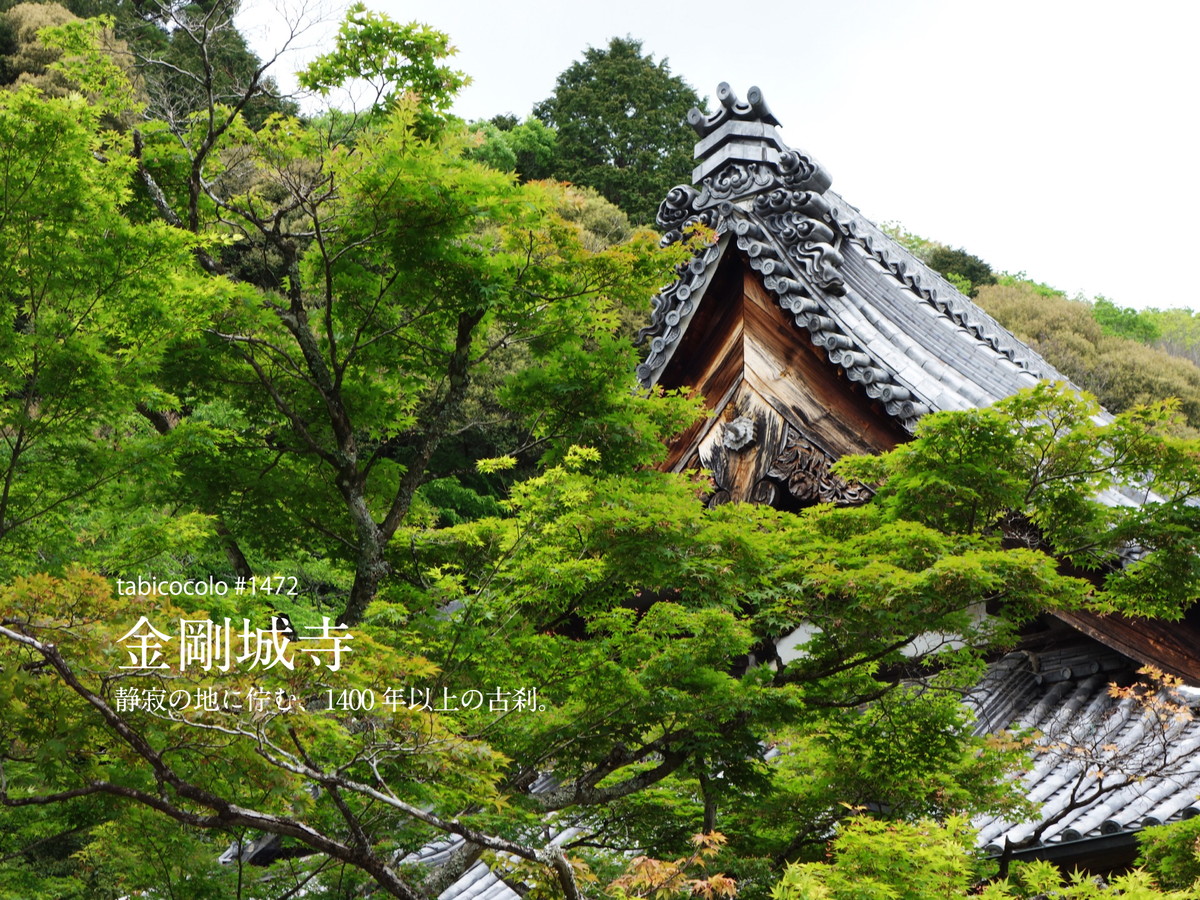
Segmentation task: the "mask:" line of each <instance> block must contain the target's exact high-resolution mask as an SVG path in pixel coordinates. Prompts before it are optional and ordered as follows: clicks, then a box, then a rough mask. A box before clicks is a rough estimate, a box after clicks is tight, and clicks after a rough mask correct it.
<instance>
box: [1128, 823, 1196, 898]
mask: <svg viewBox="0 0 1200 900" xmlns="http://www.w3.org/2000/svg"><path fill="white" fill-rule="evenodd" d="M1138 848H1139V849H1140V850H1141V856H1140V857H1139V859H1138V864H1139V865H1142V866H1145V867H1146V869H1147V870H1148V871H1149V872H1150V873H1151V874H1153V875H1154V879H1155V881H1157V882H1158V883H1159V884H1160V885H1162V886H1163V887H1164V888H1166V889H1167V890H1175V891H1179V890H1187V889H1191V890H1192V891H1193V892H1197V893H1200V819H1196V818H1192V819H1187V820H1185V821H1183V822H1175V823H1173V824H1171V825H1157V826H1155V827H1152V828H1145V829H1143V830H1142V831H1141V832H1139V833H1138Z"/></svg>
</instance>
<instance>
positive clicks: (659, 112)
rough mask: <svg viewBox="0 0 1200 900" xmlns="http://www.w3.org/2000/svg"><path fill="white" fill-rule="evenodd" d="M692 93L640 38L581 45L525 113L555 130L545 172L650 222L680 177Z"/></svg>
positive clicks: (686, 157)
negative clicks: (552, 152)
mask: <svg viewBox="0 0 1200 900" xmlns="http://www.w3.org/2000/svg"><path fill="white" fill-rule="evenodd" d="M700 104H701V100H700V98H699V97H698V96H697V94H696V92H695V91H694V90H693V89H692V88H691V87H690V86H689V85H688V84H687V82H685V81H684V80H683V79H682V78H680V77H679V76H678V75H672V74H671V69H670V67H669V66H668V65H667V61H666V60H662V61H660V62H657V63H656V62H655V61H654V57H653V56H648V55H645V54H643V52H642V44H641V41H636V40H633V39H632V38H616V37H615V38H613V39H612V40H610V41H609V43H608V47H606V48H597V47H589V48H588V49H587V50H586V51H585V52H584V54H583V59H582V60H580V61H578V62H575V63H572V64H571V66H569V67H568V68H567V69H566V70H565V71H564V72H563V73H562V74H561V75H559V76H558V81H557V82H556V83H555V87H554V93H553V94H551V95H550V96H549V97H547V98H546V99H545V100H543V101H542V102H541V103H539V104H537V105H536V106H535V107H534V110H533V114H534V115H535V116H537V118H539V119H541V120H542V121H543V122H545V123H546V124H547V125H549V126H550V127H552V128H554V129H556V130H557V132H558V141H557V148H556V151H555V162H554V168H553V170H552V174H553V175H554V177H556V178H560V179H562V180H564V181H570V182H574V183H577V184H582V185H586V186H588V187H593V188H595V189H596V190H598V191H599V192H600V193H601V194H603V195H604V196H605V197H607V198H608V199H609V200H611V201H612V202H613V203H615V204H616V205H617V206H619V207H621V209H623V210H624V211H625V212H626V213H628V214H629V216H630V218H632V219H633V221H634V222H637V223H651V222H653V221H654V217H655V215H656V213H657V211H658V205H659V203H661V202H662V198H663V197H665V196H666V195H667V191H669V190H670V189H671V188H672V187H674V186H675V185H676V184H679V183H680V182H681V181H688V180H689V178H688V173H689V172H690V171H691V167H692V145H693V143H694V141H693V137H692V135H691V132H690V131H689V129H687V128H685V127H683V125H684V122H685V121H686V119H687V114H688V110H690V109H691V108H692V107H693V106H699V105H700Z"/></svg>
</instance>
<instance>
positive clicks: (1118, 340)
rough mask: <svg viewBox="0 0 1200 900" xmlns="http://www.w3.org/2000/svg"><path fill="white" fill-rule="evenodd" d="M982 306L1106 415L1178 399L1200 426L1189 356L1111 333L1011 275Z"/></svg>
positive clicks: (1199, 391)
mask: <svg viewBox="0 0 1200 900" xmlns="http://www.w3.org/2000/svg"><path fill="white" fill-rule="evenodd" d="M978 300H979V303H980V305H981V306H983V307H984V309H986V310H987V311H988V312H989V313H991V314H992V315H993V316H995V317H996V319H997V320H998V321H999V322H1000V323H1001V324H1002V325H1004V326H1005V327H1006V328H1008V329H1010V330H1011V331H1012V332H1013V333H1014V334H1015V335H1017V337H1019V338H1020V339H1021V340H1023V341H1025V342H1026V343H1028V344H1029V346H1031V347H1032V348H1033V349H1034V350H1036V351H1037V352H1038V353H1040V354H1041V355H1042V356H1044V357H1045V358H1046V360H1047V362H1049V363H1050V364H1051V365H1053V366H1055V367H1056V368H1058V369H1059V370H1060V371H1062V372H1063V373H1064V374H1066V375H1068V376H1070V378H1071V379H1072V380H1073V381H1074V382H1075V383H1076V384H1078V385H1079V386H1080V387H1082V388H1084V389H1085V390H1089V391H1092V392H1093V393H1095V394H1096V396H1097V397H1098V398H1099V399H1100V402H1101V403H1103V404H1104V406H1105V407H1106V408H1107V409H1110V410H1113V411H1121V410H1126V409H1130V408H1132V407H1133V406H1136V405H1138V404H1139V403H1151V402H1156V401H1160V400H1165V399H1167V398H1168V397H1177V398H1179V401H1180V405H1181V408H1182V410H1183V413H1184V415H1185V416H1186V418H1187V423H1188V425H1190V426H1191V427H1192V428H1196V427H1200V368H1198V367H1197V366H1196V364H1195V363H1194V362H1193V361H1192V360H1190V359H1187V358H1185V357H1182V356H1173V355H1171V354H1170V353H1168V352H1166V351H1165V350H1161V349H1158V348H1155V347H1150V346H1147V345H1146V344H1144V343H1141V342H1140V341H1137V340H1133V339H1131V338H1129V337H1124V336H1121V335H1118V334H1109V333H1106V331H1105V328H1104V326H1103V325H1102V323H1101V322H1100V321H1098V320H1097V318H1096V315H1095V313H1096V307H1092V306H1089V305H1088V304H1086V303H1084V302H1082V301H1077V300H1068V299H1067V298H1066V297H1065V296H1063V295H1062V294H1061V293H1060V292H1055V291H1052V290H1047V289H1044V288H1039V287H1038V286H1037V285H1034V284H1032V283H1031V282H1028V281H1021V280H1019V279H1015V278H1011V277H1008V276H1006V277H1005V278H1003V279H1001V283H999V284H996V285H986V286H984V287H983V288H981V289H980V291H979V297H978Z"/></svg>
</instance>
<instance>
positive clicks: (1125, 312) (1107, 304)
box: [1092, 297, 1159, 344]
mask: <svg viewBox="0 0 1200 900" xmlns="http://www.w3.org/2000/svg"><path fill="white" fill-rule="evenodd" d="M1092 315H1093V316H1095V318H1096V321H1097V322H1099V323H1100V327H1101V329H1103V331H1104V333H1105V334H1115V335H1120V336H1121V337H1127V338H1130V339H1132V340H1135V341H1139V342H1141V343H1143V344H1153V343H1154V342H1155V341H1156V340H1158V338H1159V329H1158V325H1157V324H1156V323H1155V321H1154V319H1153V317H1152V316H1151V315H1149V314H1148V313H1139V312H1138V311H1137V310H1136V309H1130V308H1129V307H1124V308H1122V307H1119V306H1117V305H1116V304H1115V303H1113V302H1112V301H1111V300H1109V299H1108V298H1107V297H1097V298H1096V299H1095V301H1094V302H1093V303H1092Z"/></svg>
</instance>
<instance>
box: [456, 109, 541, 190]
mask: <svg viewBox="0 0 1200 900" xmlns="http://www.w3.org/2000/svg"><path fill="white" fill-rule="evenodd" d="M501 124H504V125H507V126H509V127H506V128H501V127H500V126H499V125H497V124H496V122H495V120H493V121H490V122H476V123H474V124H472V125H471V128H470V131H471V135H472V136H473V138H474V139H475V140H476V141H478V144H477V145H476V146H475V147H473V148H471V149H470V150H469V151H468V152H467V156H468V157H469V158H471V159H475V160H478V161H479V162H481V163H484V164H485V165H488V166H491V167H492V168H493V169H499V170H500V171H501V172H516V173H517V175H518V177H519V178H520V179H521V180H522V181H537V180H540V179H544V178H549V177H550V175H551V173H552V172H553V171H554V165H555V152H556V149H557V140H558V134H557V132H556V131H555V130H554V129H553V128H550V127H548V126H546V125H545V124H543V122H542V121H541V120H540V119H535V118H533V117H532V116H531V117H530V118H528V119H526V120H525V121H524V122H519V123H515V124H514V123H509V122H502V123H501Z"/></svg>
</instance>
